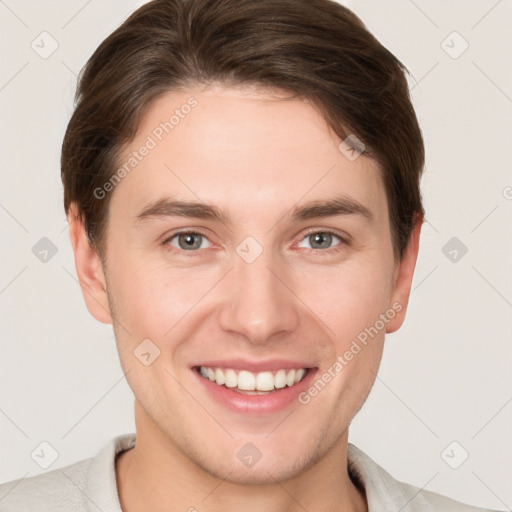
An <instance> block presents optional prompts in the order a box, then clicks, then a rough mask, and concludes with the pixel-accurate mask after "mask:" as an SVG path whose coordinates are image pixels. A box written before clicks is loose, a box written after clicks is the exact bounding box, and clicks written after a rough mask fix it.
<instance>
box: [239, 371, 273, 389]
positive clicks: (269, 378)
mask: <svg viewBox="0 0 512 512" xmlns="http://www.w3.org/2000/svg"><path fill="white" fill-rule="evenodd" d="M238 386H239V387H240V384H239V385H238ZM256 389H257V390H258V391H272V390H273V389H274V376H273V375H272V372H261V373H258V375H257V376H256Z"/></svg>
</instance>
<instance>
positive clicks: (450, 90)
mask: <svg viewBox="0 0 512 512" xmlns="http://www.w3.org/2000/svg"><path fill="white" fill-rule="evenodd" d="M142 3H144V2H141V1H139V2H133V1H132V2H130V1H125V0H123V1H121V0H115V1H112V0H111V1H109V2H100V1H99V0H89V1H83V0H72V1H70V0H67V1H56V0H53V1H45V2H36V1H28V0H25V1H17V0H5V1H0V37H1V38H2V39H1V52H2V60H1V62H2V66H1V69H0V104H1V127H2V137H0V155H1V166H0V168H1V176H2V186H1V188H0V220H1V230H2V232H1V235H2V241H3V243H2V251H1V269H2V272H1V277H0V307H1V334H2V345H1V346H2V357H1V358H0V376H1V387H0V433H1V435H0V482H4V481H9V480H12V479H14V478H19V477H22V476H31V475H35V474H38V473H41V472H43V471H45V468H44V467H41V465H42V466H48V465H49V464H50V463H51V465H49V466H48V470H51V469H55V468H58V467H62V466H64V465H67V464H71V463H73V462H75V461H77V460H80V459H83V458H86V457H90V456H92V455H94V454H96V453H97V451H98V450H99V449H100V448H101V447H102V446H103V445H104V444H105V443H106V442H107V441H108V440H109V439H110V438H111V437H113V436H115V435H118V434H121V433H125V432H132V431H134V423H133V410H132V409H133V405H132V403H133V396H132V393H131V390H130V389H129V387H128V385H127V383H126V380H125V378H124V376H123V373H122V370H121V367H120V365H119V362H118V359H117V353H116V349H115V343H114V340H113V334H112V328H111V327H110V326H106V325H103V324H100V323H98V322H96V321H95V320H94V319H93V318H92V317H91V316H90V315H89V313H88V312H87V310H86V308H85V305H84V302H83V299H82V296H81V291H80V287H79V285H78V282H77V279H76V273H75V269H74V261H73V255H72V251H71V246H70V243H69V238H68V235H69V234H68V230H67V223H66V219H65V216H64V213H63V206H62V186H61V182H60V175H59V156H60V155H59V153H60V145H61V142H62V137H63V134H64V130H65V128H66V124H67V121H68V119H69V117H70V114H71V112H72V94H73V91H74V87H75V84H76V74H77V73H78V71H79V70H80V68H81V67H82V66H83V65H84V63H85V61H86V60H87V58H88V57H89V56H90V55H91V53H92V52H93V51H94V49H95V48H96V47H97V45H98V44H99V43H100V42H101V41H102V40H103V39H104V38H105V37H106V36H107V35H108V34H109V33H110V32H111V31H112V30H113V29H114V28H116V27H117V26H118V25H119V24H120V23H121V22H122V20H123V19H124V18H125V17H126V16H127V15H128V14H129V13H130V12H132V11H133V10H134V9H135V8H136V7H137V6H138V5H141V4H142ZM343 3H345V4H347V5H348V6H349V7H351V8H352V9H353V10H354V11H355V12H356V14H358V15H359V16H360V17H361V18H362V19H363V21H364V22H365V23H366V25H367V27H368V28H369V29H370V31H372V32H373V33H374V34H375V35H376V36H377V38H378V39H379V40H380V41H381V42H382V43H383V44H384V45H385V46H386V47H387V48H389V49H390V50H391V51H392V52H393V53H395V54H396V55H397V57H398V58H399V59H401V60H402V61H403V62H404V63H405V65H406V66H407V67H408V68H409V69H410V71H411V73H412V74H413V77H414V78H413V79H411V80H410V87H411V89H412V94H413V99H414V105H415V108H416V110H417V113H418V116H419V119H420V124H421V126H422V130H423V133H424V137H425V143H426V146H427V165H426V173H425V176H424V178H423V181H422V190H423V196H424V201H425V207H426V212H427V214H426V218H427V222H426V223H425V225H424V227H423V231H422V237H421V243H420V254H419V260H418V264H417V268H416V273H415V279H414V282H413V291H412V295H411V301H410V305H409V311H408V315H407V319H406V322H405V324H404V326H403V327H402V329H401V330H400V331H398V332H397V333H394V334H391V335H388V337H387V339H386V346H385V351H384V357H383V361H382V366H381V371H380V373H379V377H378V378H377V381H376V383H375V386H374V388H373V390H372V392H371V394H370V397H369V399H368V401H367V403H366V405H365V406H364V408H363V410H362V411H361V412H360V413H359V415H358V416H357V417H356V419H355V420H354V422H353V424H352V427H351V436H350V441H351V442H352V443H354V444H356V445H357V446H359V447H360V448H361V449H363V450H364V451H366V452H367V453H368V454H369V455H370V456H371V457H372V458H374V460H376V461H377V462H378V463H379V464H381V465H382V466H383V467H384V468H385V469H386V470H388V471H389V472H390V473H391V474H392V475H393V476H394V477H395V478H398V479H400V480H405V481H408V482H410V483H412V484H414V485H416V486H418V487H422V488H423V487H424V488H426V489H428V490H431V491H435V492H440V493H442V494H446V495H448V496H450V497H453V498H454V499H458V500H461V501H465V502H468V503H472V504H475V505H479V506H485V507H492V508H497V509H508V510H510V507H511V506H512V487H511V486H510V482H511V481H512V467H511V464H510V461H511V460H512V436H511V435H510V433H511V424H512V403H511V402H512V386H511V380H512V377H511V372H510V366H511V364H510V363H511V361H512V344H511V343H510V342H511V340H512V337H511V331H512V328H511V327H512V322H511V318H512V272H511V270H510V264H511V262H512V236H511V234H512V233H511V231H512V228H511V226H512V223H511V222H510V221H511V213H512V175H511V173H510V164H511V159H510V143H511V127H512V116H511V113H512V66H511V62H512V31H511V21H512V2H511V1H510V0H500V1H496V0H481V1H468V0H466V1H462V0H461V1H447V0H432V1H425V0H423V1H420V0H415V1H412V0H396V1H393V0H386V1H382V0H381V1H378V0H372V1H368V0H366V1H363V0H352V1H347V2H343ZM43 31H46V32H48V33H49V34H50V36H47V35H43V36H41V35H40V34H41V33H42V32H43ZM454 31H456V32H458V34H459V35H457V34H453V32H454ZM53 40H55V41H56V42H57V43H58V48H57V49H56V50H55V51H54V53H52V54H51V55H49V56H46V55H44V56H45V57H47V58H42V57H41V53H43V52H45V51H46V52H49V51H50V50H51V49H52V44H54V45H55V44H56V43H54V42H53ZM443 41H444V42H443ZM465 41H466V42H467V44H469V46H468V48H467V49H466V51H464V52H463V53H461V54H460V55H459V53H460V52H461V51H462V50H463V49H464V47H465V45H466V43H465ZM31 45H32V46H34V48H33V47H32V46H31ZM43 237H47V238H48V239H49V240H50V241H51V243H52V244H53V245H54V246H55V249H56V250H57V252H56V253H55V254H54V255H52V252H51V248H50V250H49V252H48V253H47V254H45V253H44V250H48V249H49V246H48V241H46V240H44V241H42V242H40V240H41V238H43ZM453 237H456V240H452V241H451V242H450V240H451V239H452V238H453ZM36 244H39V245H36ZM446 244H448V245H446ZM462 244H463V245H462ZM34 246H35V249H33V248H34ZM463 246H465V247H466V248H467V253H466V254H463ZM55 249H54V250H55ZM41 251H43V252H41ZM453 251H456V252H453ZM44 257H46V261H41V258H43V259H44ZM455 257H456V261H453V259H454V258H455ZM454 441H455V442H456V444H451V443H453V442H454ZM42 442H47V443H49V444H50V445H51V446H52V447H53V449H52V448H50V447H48V446H47V445H42V446H41V443H42ZM447 447H448V449H447V450H445V449H446V448H447ZM52 450H55V453H54V452H53V451H52ZM466 452H467V453H468V454H469V458H468V459H467V460H466V461H464V462H463V463H462V464H461V462H462V460H463V459H464V457H465V454H466ZM42 453H44V454H45V455H44V456H40V457H39V458H38V457H37V456H36V455H33V456H31V454H42ZM53 455H54V456H53ZM55 457H56V458H55ZM53 459H55V460H53ZM450 465H451V466H459V467H458V468H457V469H454V468H453V467H450ZM0 500H1V496H0ZM0 507H1V501H0Z"/></svg>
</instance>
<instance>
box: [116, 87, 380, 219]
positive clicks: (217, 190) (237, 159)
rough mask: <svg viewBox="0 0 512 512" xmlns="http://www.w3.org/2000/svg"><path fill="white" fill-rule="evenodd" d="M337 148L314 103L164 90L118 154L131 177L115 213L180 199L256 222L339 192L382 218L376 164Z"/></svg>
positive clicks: (211, 90)
mask: <svg viewBox="0 0 512 512" xmlns="http://www.w3.org/2000/svg"><path fill="white" fill-rule="evenodd" d="M340 142H341V140H340V139H339V138H337V136H336V135H335V134H333V133H332V132H331V131H330V130H329V129H328V127H327V125H326V123H325V121H324V119H323V118H322V117H321V115H320V114H319V113H318V112H317V111H316V110H315V109H314V108H313V107H312V106H311V105H309V104H308V103H306V102H304V101H300V100H297V99H289V98H288V99H287V98H286V97H285V93H282V92H271V93H270V92H268V91H267V92H263V91H260V90H255V89H253V88H247V87H246V88H241V87H237V88H233V87H230V88H225V87H221V86H210V87H208V88H207V89H201V88H196V89H189V90H186V91H179V92H178V91H175V92H170V93H166V94H165V95H163V96H161V97H160V98H158V99H157V100H155V101H154V102H153V103H152V104H151V106H150V108H149V109H148V110H147V112H146V114H145V115H144V117H143V119H142V121H141V123H140V126H139V128H138V131H137V134H136V137H135V138H134V140H133V141H131V142H130V144H129V145H128V146H127V147H126V148H125V149H124V151H123V152H122V154H121V157H120V159H119V161H118V166H119V167H122V166H124V167H125V168H126V169H127V170H128V171H129V172H127V173H124V174H125V177H123V179H122V182H120V183H119V184H118V185H116V187H115V190H114V192H115V193H114V195H113V197H112V205H111V208H114V204H115V205H116V206H115V207H119V208H121V209H123V211H124V213H125V214H131V215H133V212H134V210H140V209H141V208H143V207H144V205H146V204H148V203H150V202H152V201H155V200H156V199H158V198H160V197H163V196H170V195H174V196H179V197H180V198H183V199H185V198H187V199H189V200H191V199H193V200H204V201H206V202H208V203H218V204H220V203H222V205H224V204H225V205H228V207H229V208H231V209H235V210H237V211H238V212H237V213H238V214H239V215H243V214H244V213H243V212H245V215H249V212H252V215H253V216H254V212H255V211H258V212H262V213H263V212H270V211H271V210H275V209H276V207H277V206H278V205H281V206H285V207H290V208H291V207H293V206H294V205H295V204H297V203H299V202H301V201H310V200H314V199H322V198H328V197H330V196H332V195H334V194H340V193H341V194H346V195H349V196H350V197H352V198H354V199H356V200H357V201H359V202H361V203H363V204H365V205H366V206H367V207H369V208H370V209H371V210H372V213H373V214H374V216H375V217H376V219H377V220H379V217H380V216H382V215H383V214H384V215H385V214H386V212H387V203H386V198H385V194H384V188H383V184H382V179H381V176H380V171H379V169H378V166H377V164H376V162H374V161H373V160H371V159H369V158H366V157H365V156H364V153H363V155H361V156H360V157H359V158H357V159H356V160H354V161H350V160H349V159H347V158H346V156H345V155H344V154H343V153H342V152H340V150H339V148H338V145H339V143H340ZM144 148H147V149H144ZM142 153H144V155H143V156H142ZM129 161H130V162H131V164H132V165H126V164H127V163H128V162H129ZM222 205H221V206H222Z"/></svg>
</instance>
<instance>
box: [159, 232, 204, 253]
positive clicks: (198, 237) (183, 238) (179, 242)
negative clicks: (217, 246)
mask: <svg viewBox="0 0 512 512" xmlns="http://www.w3.org/2000/svg"><path fill="white" fill-rule="evenodd" d="M206 241H208V239H207V238H206V236H205V235H203V234H201V233H196V232H195V231H180V232H179V233H175V234H174V235H172V236H170V237H169V238H167V239H166V240H165V241H164V242H163V243H164V245H167V244H168V245H171V246H172V247H176V248H177V249H181V250H183V251H195V250H197V249H205V248H206V246H205V242H206Z"/></svg>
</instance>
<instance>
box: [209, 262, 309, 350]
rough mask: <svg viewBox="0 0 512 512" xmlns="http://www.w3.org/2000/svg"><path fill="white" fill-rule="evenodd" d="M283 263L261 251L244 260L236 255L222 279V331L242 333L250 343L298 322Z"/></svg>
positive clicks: (297, 303) (265, 340) (263, 339)
mask: <svg viewBox="0 0 512 512" xmlns="http://www.w3.org/2000/svg"><path fill="white" fill-rule="evenodd" d="M289 281H290V276H289V272H287V271H286V266H285V265H282V266H281V267H278V266H276V262H275V261H272V260H271V258H270V257H267V256H266V253H265V252H263V254H262V255H261V256H260V257H259V258H258V259H257V260H256V261H254V262H252V263H247V262H246V261H244V260H243V259H242V258H238V257H236V258H235V265H234V268H233V270H232V271H231V272H230V273H229V276H228V279H227V280H226V281H225V282H224V286H225V295H224V297H225V298H224V301H223V303H222V306H221V311H220V313H219V317H220V318H219V322H220V326H221V328H222V329H223V330H225V331H231V332H236V333H238V334H242V335H243V336H245V337H246V338H247V339H248V340H249V341H250V342H251V343H253V344H262V343H265V342H267V341H270V340H271V338H272V337H273V336H275V335H276V334H282V333H285V332H293V331H294V330H295V329H297V326H298V324H299V319H300V316H299V304H300V302H299V301H298V299H297V297H296V295H295V294H294V292H293V290H292V289H291V287H290V284H289Z"/></svg>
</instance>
